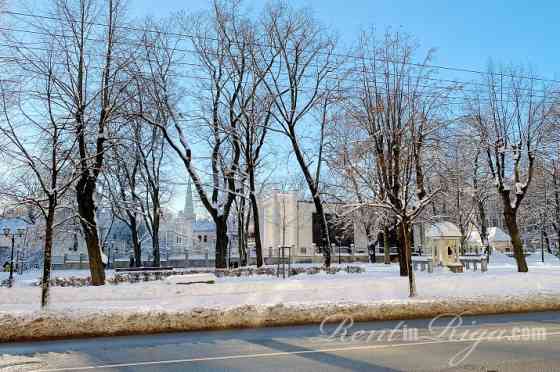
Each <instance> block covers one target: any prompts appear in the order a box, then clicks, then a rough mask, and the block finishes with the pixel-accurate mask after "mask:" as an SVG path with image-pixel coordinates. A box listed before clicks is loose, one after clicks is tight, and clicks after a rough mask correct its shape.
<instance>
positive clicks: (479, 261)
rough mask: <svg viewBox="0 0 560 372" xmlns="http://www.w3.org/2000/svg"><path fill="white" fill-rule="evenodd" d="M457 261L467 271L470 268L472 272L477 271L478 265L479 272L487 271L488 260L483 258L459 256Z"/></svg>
mask: <svg viewBox="0 0 560 372" xmlns="http://www.w3.org/2000/svg"><path fill="white" fill-rule="evenodd" d="M459 261H461V264H462V265H463V266H464V267H465V269H467V270H469V269H470V268H471V266H472V268H473V271H477V270H478V266H479V265H480V271H482V272H486V271H488V259H487V258H486V257H484V256H461V257H459Z"/></svg>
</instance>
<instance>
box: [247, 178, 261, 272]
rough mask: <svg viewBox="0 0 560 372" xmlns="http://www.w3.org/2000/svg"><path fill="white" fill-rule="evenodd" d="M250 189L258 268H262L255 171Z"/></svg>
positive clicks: (250, 180)
mask: <svg viewBox="0 0 560 372" xmlns="http://www.w3.org/2000/svg"><path fill="white" fill-rule="evenodd" d="M249 187H250V188H251V189H250V193H249V199H250V201H251V208H252V210H253V229H254V235H255V250H256V253H257V267H261V266H262V265H263V254H262V241H261V227H260V221H259V206H258V204H257V197H256V196H255V175H254V174H253V171H251V173H250V174H249Z"/></svg>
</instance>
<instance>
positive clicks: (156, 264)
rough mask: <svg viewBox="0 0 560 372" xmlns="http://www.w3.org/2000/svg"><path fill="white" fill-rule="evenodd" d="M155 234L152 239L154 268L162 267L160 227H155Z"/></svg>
mask: <svg viewBox="0 0 560 372" xmlns="http://www.w3.org/2000/svg"><path fill="white" fill-rule="evenodd" d="M152 229H153V234H154V236H153V237H152V255H153V266H154V267H160V266H161V256H160V249H159V226H157V227H156V226H153V227H152Z"/></svg>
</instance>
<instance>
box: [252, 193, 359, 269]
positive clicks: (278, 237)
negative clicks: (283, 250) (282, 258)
mask: <svg viewBox="0 0 560 372" xmlns="http://www.w3.org/2000/svg"><path fill="white" fill-rule="evenodd" d="M259 209H260V211H259V212H260V231H261V240H262V245H263V250H264V251H263V256H264V259H265V262H267V263H270V262H272V261H274V260H275V259H276V258H277V257H278V255H279V252H280V251H279V249H278V248H279V247H283V246H284V247H291V256H292V259H293V262H317V263H319V262H322V259H323V255H322V253H321V252H320V250H319V247H320V246H321V245H322V243H323V242H322V234H321V229H320V224H319V220H318V216H317V214H316V210H315V205H314V204H313V203H312V202H310V201H307V200H300V199H299V198H298V195H297V193H295V192H280V191H278V190H275V191H273V192H272V194H271V195H270V196H269V197H266V198H264V199H262V200H261V201H260V205H259ZM325 209H326V214H327V219H328V220H329V221H330V225H331V226H333V228H331V229H330V230H331V231H330V236H331V244H333V245H334V246H333V247H331V254H332V261H333V262H336V261H337V260H338V257H339V256H340V258H341V261H345V262H347V261H367V260H368V254H367V237H366V234H365V233H364V232H363V231H364V229H363V228H362V227H361V225H360V224H359V223H357V222H356V221H355V219H351V218H345V219H344V220H342V219H339V220H336V221H335V219H336V217H335V216H336V215H337V214H340V212H342V211H343V210H344V206H343V205H335V204H330V205H325ZM337 212H338V213H337ZM334 226H336V227H334Z"/></svg>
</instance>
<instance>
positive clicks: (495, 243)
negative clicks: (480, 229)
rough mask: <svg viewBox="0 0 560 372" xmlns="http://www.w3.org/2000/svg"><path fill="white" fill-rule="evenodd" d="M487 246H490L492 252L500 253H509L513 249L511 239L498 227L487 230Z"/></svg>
mask: <svg viewBox="0 0 560 372" xmlns="http://www.w3.org/2000/svg"><path fill="white" fill-rule="evenodd" d="M488 244H490V247H491V248H492V250H497V251H500V252H502V253H508V252H511V251H512V248H513V245H512V244H511V237H510V236H509V235H508V234H506V233H505V232H504V230H502V229H500V228H499V227H490V228H489V229H488Z"/></svg>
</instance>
